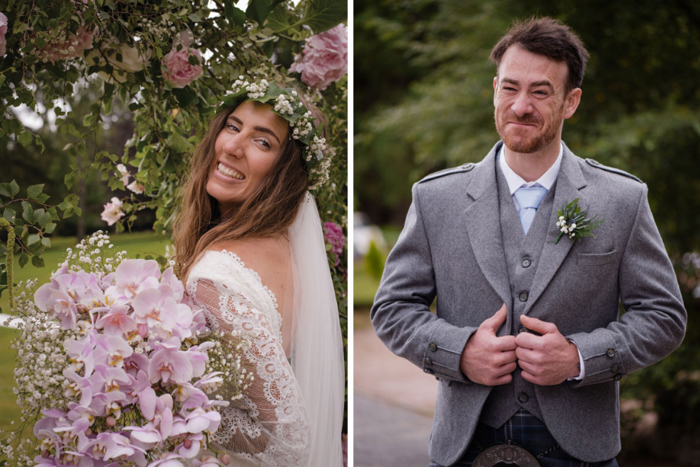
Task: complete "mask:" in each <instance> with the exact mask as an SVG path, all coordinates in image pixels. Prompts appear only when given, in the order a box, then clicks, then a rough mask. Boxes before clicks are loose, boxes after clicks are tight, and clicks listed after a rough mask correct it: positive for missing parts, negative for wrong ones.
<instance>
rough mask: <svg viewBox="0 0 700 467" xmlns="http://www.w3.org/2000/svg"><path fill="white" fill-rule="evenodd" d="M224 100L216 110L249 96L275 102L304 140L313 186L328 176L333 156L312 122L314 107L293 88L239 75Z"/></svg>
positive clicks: (295, 135)
mask: <svg viewBox="0 0 700 467" xmlns="http://www.w3.org/2000/svg"><path fill="white" fill-rule="evenodd" d="M232 88H233V89H232V90H231V91H228V92H227V93H226V95H225V96H224V97H223V99H222V100H221V103H220V104H219V108H218V109H217V112H221V111H222V110H224V109H229V108H231V107H236V106H238V105H239V104H242V103H243V102H245V101H247V100H252V101H256V102H262V103H263V104H269V105H271V106H272V111H273V112H275V113H276V114H277V115H279V116H280V117H282V118H284V119H285V120H287V121H288V122H289V127H290V137H291V138H292V139H295V140H297V141H299V142H300V143H301V144H302V152H301V155H302V158H303V159H304V162H305V163H306V168H307V170H308V171H309V179H310V180H311V179H313V180H312V183H313V186H312V187H313V188H315V187H318V186H319V185H321V184H323V183H324V182H325V181H326V180H327V179H328V167H329V165H330V157H329V156H327V155H326V152H327V151H328V146H327V145H326V139H325V138H322V137H320V136H319V133H320V130H319V129H318V128H316V127H315V126H314V125H313V123H312V122H313V121H314V120H315V119H313V118H312V117H311V111H310V110H309V109H307V108H306V106H305V105H304V103H303V102H302V101H301V99H300V98H299V96H298V95H297V92H296V91H295V90H294V89H287V88H281V87H279V86H278V85H277V84H276V83H270V82H268V81H267V80H266V79H263V80H261V81H260V82H259V83H250V82H248V81H245V78H244V77H243V76H239V77H238V79H237V80H236V81H235V82H234V83H233V87H232Z"/></svg>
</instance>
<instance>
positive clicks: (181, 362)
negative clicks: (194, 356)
mask: <svg viewBox="0 0 700 467" xmlns="http://www.w3.org/2000/svg"><path fill="white" fill-rule="evenodd" d="M192 373H193V368H192V361H191V360H190V358H189V356H188V355H187V353H186V352H181V351H180V350H179V346H178V348H172V347H170V346H164V345H161V346H160V348H159V349H158V350H156V351H155V352H154V353H153V354H152V355H151V361H150V363H149V365H148V375H149V378H150V380H151V383H156V382H158V381H160V380H162V381H163V382H164V383H167V382H169V381H173V382H175V383H184V382H186V381H189V380H191V379H192Z"/></svg>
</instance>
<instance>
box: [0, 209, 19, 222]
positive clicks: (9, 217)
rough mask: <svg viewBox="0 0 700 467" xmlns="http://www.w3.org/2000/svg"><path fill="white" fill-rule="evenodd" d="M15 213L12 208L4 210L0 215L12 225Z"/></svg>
mask: <svg viewBox="0 0 700 467" xmlns="http://www.w3.org/2000/svg"><path fill="white" fill-rule="evenodd" d="M16 215H17V213H16V212H15V210H14V209H12V208H5V212H3V213H2V217H4V218H5V219H7V220H8V221H9V222H10V223H13V222H14V220H15V216H16Z"/></svg>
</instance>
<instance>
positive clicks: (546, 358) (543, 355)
mask: <svg viewBox="0 0 700 467" xmlns="http://www.w3.org/2000/svg"><path fill="white" fill-rule="evenodd" d="M520 321H521V322H522V323H523V326H525V327H526V328H528V329H530V330H532V331H535V332H537V333H539V334H541V336H536V335H534V334H530V333H529V332H521V333H520V334H518V336H517V337H516V338H515V343H516V345H517V349H516V350H515V355H516V356H517V357H518V365H519V366H520V368H522V370H523V372H522V376H523V379H524V380H526V381H529V382H531V383H534V384H538V385H540V386H550V385H554V384H559V383H562V382H564V381H566V380H567V379H568V378H573V377H576V376H578V375H579V371H580V370H579V368H578V363H579V358H578V350H577V349H576V345H574V344H572V343H571V342H569V341H567V340H566V338H565V337H564V336H563V335H562V334H561V333H560V332H559V330H558V329H557V326H556V325H555V324H554V323H548V322H546V321H540V320H539V319H536V318H530V317H529V316H527V315H522V316H521V317H520Z"/></svg>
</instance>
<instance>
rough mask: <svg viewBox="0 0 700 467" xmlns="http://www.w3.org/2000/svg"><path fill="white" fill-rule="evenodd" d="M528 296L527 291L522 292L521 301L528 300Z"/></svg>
mask: <svg viewBox="0 0 700 467" xmlns="http://www.w3.org/2000/svg"><path fill="white" fill-rule="evenodd" d="M527 297H528V295H527V292H520V295H519V296H518V298H519V299H520V301H521V302H526V301H527Z"/></svg>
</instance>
